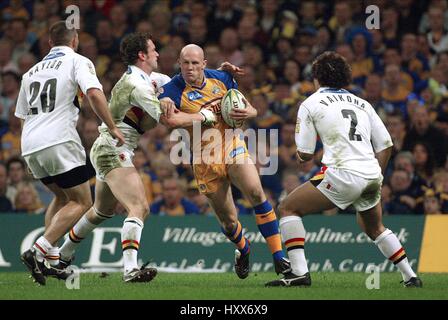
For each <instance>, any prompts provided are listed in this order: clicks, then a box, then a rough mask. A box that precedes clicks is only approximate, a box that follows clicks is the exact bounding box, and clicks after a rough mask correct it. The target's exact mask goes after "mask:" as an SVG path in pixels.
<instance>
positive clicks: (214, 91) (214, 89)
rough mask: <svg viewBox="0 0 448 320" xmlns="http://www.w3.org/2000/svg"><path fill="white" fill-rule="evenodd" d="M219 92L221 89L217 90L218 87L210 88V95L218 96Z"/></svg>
mask: <svg viewBox="0 0 448 320" xmlns="http://www.w3.org/2000/svg"><path fill="white" fill-rule="evenodd" d="M220 91H221V89H219V87H218V86H213V88H212V93H213V94H218V93H219V92H220Z"/></svg>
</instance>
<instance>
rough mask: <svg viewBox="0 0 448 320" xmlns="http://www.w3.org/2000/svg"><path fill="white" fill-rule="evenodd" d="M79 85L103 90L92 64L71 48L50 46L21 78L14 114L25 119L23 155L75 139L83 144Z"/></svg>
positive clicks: (84, 90) (84, 89) (83, 90)
mask: <svg viewBox="0 0 448 320" xmlns="http://www.w3.org/2000/svg"><path fill="white" fill-rule="evenodd" d="M78 88H79V89H81V91H82V92H83V93H84V94H86V93H87V90H88V89H90V88H97V89H100V90H102V86H101V84H100V82H99V80H98V78H97V76H96V73H95V67H94V65H93V63H92V62H91V61H90V60H89V59H87V58H86V57H83V56H82V55H80V54H77V53H76V52H74V51H73V49H71V48H70V47H67V46H57V47H53V48H52V49H51V50H50V52H49V53H48V55H47V56H46V57H45V58H43V60H42V61H40V62H38V63H37V64H36V65H34V66H33V67H32V68H31V69H30V70H29V71H28V72H26V73H25V74H24V75H23V77H22V84H21V87H20V93H19V97H18V100H17V108H16V112H15V115H16V117H18V118H21V119H23V120H25V123H24V126H23V131H22V142H21V143H22V155H23V156H25V155H28V154H31V153H34V152H36V151H39V150H42V149H45V148H48V147H51V146H54V145H57V144H60V143H63V142H67V141H74V142H76V143H78V144H79V145H81V146H82V144H81V139H80V138H79V135H78V132H77V131H76V123H77V121H78V113H79V105H77V94H78Z"/></svg>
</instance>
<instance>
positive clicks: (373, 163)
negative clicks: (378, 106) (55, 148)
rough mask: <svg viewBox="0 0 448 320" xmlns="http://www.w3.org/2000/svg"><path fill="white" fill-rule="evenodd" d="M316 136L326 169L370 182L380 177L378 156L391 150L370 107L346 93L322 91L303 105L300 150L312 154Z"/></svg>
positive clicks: (298, 138)
mask: <svg viewBox="0 0 448 320" xmlns="http://www.w3.org/2000/svg"><path fill="white" fill-rule="evenodd" d="M317 135H319V137H320V140H321V141H322V144H323V148H324V150H323V151H324V154H323V158H322V163H323V164H324V165H325V166H327V167H329V168H338V169H343V170H346V171H348V172H351V173H353V174H355V175H357V176H360V177H364V178H367V179H375V178H377V177H378V176H380V175H381V168H380V166H379V164H378V161H377V159H376V158H375V153H378V152H380V151H382V150H384V149H386V148H388V147H390V146H392V139H391V137H390V135H389V133H388V132H387V129H386V127H385V126H384V124H383V122H382V121H381V119H380V118H379V117H378V115H377V114H376V112H375V110H374V109H373V107H372V106H371V105H370V103H368V102H367V101H366V100H364V99H361V98H359V97H357V96H355V95H353V94H351V93H350V92H348V91H347V90H344V89H333V88H319V90H317V91H316V92H315V93H314V94H312V95H311V96H310V97H308V98H307V99H306V100H305V101H304V102H303V103H302V104H301V105H300V108H299V112H298V115H297V126H296V134H295V139H296V145H297V150H298V151H300V152H303V153H309V154H313V153H314V149H315V146H316V138H317Z"/></svg>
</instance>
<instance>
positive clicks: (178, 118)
mask: <svg viewBox="0 0 448 320" xmlns="http://www.w3.org/2000/svg"><path fill="white" fill-rule="evenodd" d="M204 114H205V115H204ZM193 122H200V123H202V124H204V125H211V124H213V123H215V122H216V116H215V114H214V113H213V112H212V111H210V110H205V109H203V110H201V112H198V113H186V112H182V111H179V110H177V109H176V111H175V112H174V113H173V114H172V115H171V117H169V118H167V117H166V116H165V115H161V116H160V123H162V124H163V125H165V126H167V127H168V128H172V129H175V128H187V127H191V126H192V125H193Z"/></svg>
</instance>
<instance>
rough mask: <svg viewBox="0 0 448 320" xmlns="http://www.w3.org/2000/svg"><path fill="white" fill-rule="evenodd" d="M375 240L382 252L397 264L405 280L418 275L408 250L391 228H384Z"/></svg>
mask: <svg viewBox="0 0 448 320" xmlns="http://www.w3.org/2000/svg"><path fill="white" fill-rule="evenodd" d="M374 242H375V244H376V245H377V246H378V248H379V249H380V251H381V253H382V254H383V255H384V256H385V257H386V258H387V259H389V260H390V261H391V262H393V263H394V264H395V265H396V266H397V268H398V269H399V270H400V272H401V275H402V277H403V280H404V281H408V280H409V279H410V278H412V277H416V276H417V275H416V274H415V273H414V271H413V270H412V268H411V265H410V264H409V261H408V258H407V256H406V252H405V251H404V249H403V247H402V245H401V243H400V240H398V238H397V236H396V235H395V234H394V233H393V232H392V231H390V230H389V229H386V230H384V232H383V233H382V234H380V235H379V236H378V237H377V238H376V239H375V241H374Z"/></svg>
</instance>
